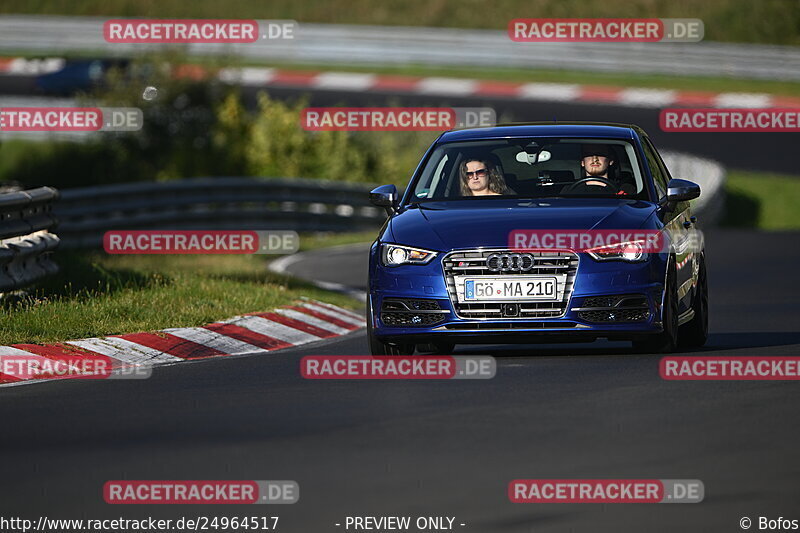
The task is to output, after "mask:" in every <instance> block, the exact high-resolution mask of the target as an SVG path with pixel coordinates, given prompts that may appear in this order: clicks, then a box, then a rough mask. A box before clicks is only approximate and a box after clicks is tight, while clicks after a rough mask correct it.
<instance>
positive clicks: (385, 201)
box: [369, 185, 400, 216]
mask: <svg viewBox="0 0 800 533" xmlns="http://www.w3.org/2000/svg"><path fill="white" fill-rule="evenodd" d="M399 199H400V198H399V196H398V194H397V187H395V186H394V185H381V186H380V187H376V188H375V189H372V190H371V191H370V193H369V201H370V203H372V205H376V206H378V207H383V208H384V209H386V213H387V214H388V215H389V216H392V215H393V214H394V212H395V209H396V208H397V202H398V200H399Z"/></svg>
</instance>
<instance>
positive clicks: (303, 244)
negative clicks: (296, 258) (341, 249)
mask: <svg viewBox="0 0 800 533" xmlns="http://www.w3.org/2000/svg"><path fill="white" fill-rule="evenodd" d="M377 236H378V228H375V229H374V230H372V231H360V232H352V233H315V234H311V235H301V236H300V251H301V252H305V251H308V250H315V249H317V248H325V247H328V246H342V245H345V244H358V243H370V242H373V241H374V240H375V238H376V237H377Z"/></svg>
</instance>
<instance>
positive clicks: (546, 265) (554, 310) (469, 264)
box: [442, 249, 579, 320]
mask: <svg viewBox="0 0 800 533" xmlns="http://www.w3.org/2000/svg"><path fill="white" fill-rule="evenodd" d="M498 253H499V254H516V253H517V252H516V251H512V250H506V249H500V250H498V249H476V250H457V251H454V252H450V253H448V254H447V255H445V256H444V258H443V259H442V267H443V269H444V275H445V279H446V281H447V291H448V293H449V295H450V301H451V302H452V304H453V309H454V310H455V313H456V315H457V316H458V317H459V318H464V319H497V318H502V319H504V320H526V319H532V318H559V317H562V316H564V315H565V314H566V311H567V305H568V304H569V299H570V296H571V295H572V289H573V286H574V284H575V276H576V274H577V272H578V262H579V259H578V254H576V253H573V252H565V251H552V252H550V251H545V252H530V253H527V254H525V255H530V256H532V257H533V264H532V265H530V263H529V261H527V259H526V261H525V262H520V264H521V265H524V267H525V269H526V270H525V271H520V270H514V271H501V272H496V271H491V270H489V267H488V265H487V259H488V258H489V256H492V255H494V254H498ZM533 274H550V275H556V276H558V278H559V281H558V286H557V295H558V301H555V302H532V301H524V300H519V301H508V302H491V301H487V302H465V301H463V299H464V298H463V297H464V284H463V282H462V283H457V280H456V277H457V276H464V275H470V276H495V277H504V276H520V275H533Z"/></svg>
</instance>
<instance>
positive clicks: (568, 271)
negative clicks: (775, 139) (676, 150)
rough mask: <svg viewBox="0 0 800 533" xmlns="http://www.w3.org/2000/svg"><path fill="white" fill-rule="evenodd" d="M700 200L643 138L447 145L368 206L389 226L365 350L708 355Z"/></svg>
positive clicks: (374, 260) (456, 134)
mask: <svg viewBox="0 0 800 533" xmlns="http://www.w3.org/2000/svg"><path fill="white" fill-rule="evenodd" d="M699 195H700V187H699V185H697V184H695V183H693V182H691V181H687V180H682V179H673V178H672V177H671V176H670V174H669V170H668V169H667V167H666V165H665V164H664V162H663V161H662V159H661V156H660V155H659V154H658V151H657V150H656V148H655V146H653V143H652V142H651V141H650V139H649V138H648V137H647V134H646V133H645V132H644V131H643V130H642V129H641V128H639V127H638V126H635V125H624V124H605V123H568V124H567V123H531V124H512V125H501V126H496V127H491V128H479V129H466V130H455V131H449V132H446V133H444V134H442V135H441V136H440V137H439V138H438V139H437V140H436V141H435V142H434V143H433V145H432V146H431V147H430V148H429V149H428V151H427V152H426V153H425V155H424V156H423V158H422V161H421V162H420V164H419V166H418V167H417V169H416V171H415V173H414V175H413V177H412V178H411V181H410V182H409V185H408V187H407V188H406V190H405V192H404V193H403V194H399V193H398V191H397V188H396V187H395V186H394V185H384V186H381V187H378V188H377V189H375V190H373V191H372V192H371V193H370V200H371V202H372V203H373V204H375V205H377V206H380V207H382V208H384V209H385V210H386V211H387V213H388V219H387V221H386V223H385V224H384V225H383V227H382V229H381V231H380V234H379V236H378V238H377V240H376V241H375V242H374V243H373V245H372V247H371V249H370V258H369V295H368V299H367V324H368V334H369V344H370V350H371V352H372V354H373V355H411V354H413V353H414V352H415V350H420V351H421V352H427V353H442V354H446V353H450V352H452V351H453V349H454V348H455V345H456V344H488V343H492V344H497V343H531V342H587V341H589V342H590V341H593V340H596V339H600V338H606V339H610V340H627V341H631V342H632V343H633V347H634V349H636V350H637V351H641V352H645V353H669V352H672V351H675V350H676V349H677V348H678V347H679V346H686V347H698V346H702V345H703V344H704V343H705V342H706V338H707V336H708V285H707V277H706V265H705V252H704V248H703V245H702V238H701V236H700V232H699V230H698V229H697V228H696V222H697V218H696V217H695V216H693V215H692V212H691V206H690V200H693V199H695V198H697V197H698V196H699ZM584 238H585V239H584ZM651 239H652V240H651Z"/></svg>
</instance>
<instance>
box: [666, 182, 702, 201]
mask: <svg viewBox="0 0 800 533" xmlns="http://www.w3.org/2000/svg"><path fill="white" fill-rule="evenodd" d="M698 196H700V186H699V185H698V184H696V183H695V182H693V181H689V180H680V179H671V180H669V183H668V184H667V202H670V203H678V202H688V201H689V200H694V199H695V198H697V197H698Z"/></svg>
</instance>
